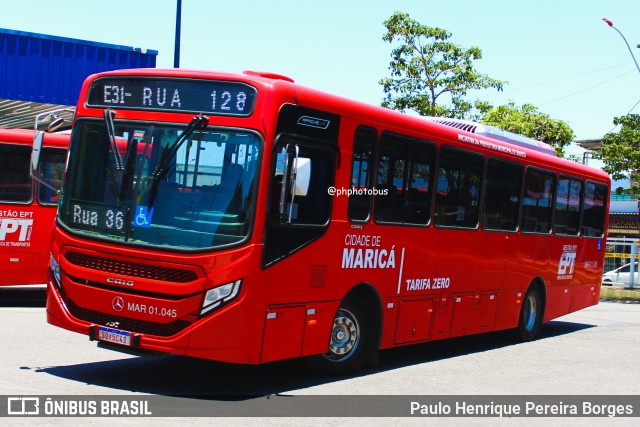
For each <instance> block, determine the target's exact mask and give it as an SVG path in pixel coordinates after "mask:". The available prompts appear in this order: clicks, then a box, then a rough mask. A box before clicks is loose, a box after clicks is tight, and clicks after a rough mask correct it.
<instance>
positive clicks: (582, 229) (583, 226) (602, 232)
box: [580, 179, 611, 239]
mask: <svg viewBox="0 0 640 427" xmlns="http://www.w3.org/2000/svg"><path fill="white" fill-rule="evenodd" d="M590 184H591V185H594V188H596V187H598V186H599V187H601V188H603V189H604V190H605V194H604V198H603V206H602V213H601V216H602V223H601V224H600V225H601V227H602V229H601V230H600V234H598V235H592V234H589V233H587V232H585V230H592V229H593V228H594V227H587V225H592V224H586V221H585V216H586V214H587V210H586V209H585V204H586V201H587V187H588V186H589V185H590ZM583 191H584V196H583V197H582V221H581V225H580V234H581V235H582V237H585V238H591V239H602V238H604V236H605V230H606V229H607V204H608V203H609V197H610V191H611V190H610V188H609V186H608V185H607V184H605V183H602V182H598V181H593V180H589V179H588V180H587V181H586V182H585V184H584V190H583Z"/></svg>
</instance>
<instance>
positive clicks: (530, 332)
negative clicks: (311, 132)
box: [518, 285, 542, 341]
mask: <svg viewBox="0 0 640 427" xmlns="http://www.w3.org/2000/svg"><path fill="white" fill-rule="evenodd" d="M541 323H542V294H541V293H540V288H538V286H535V285H533V286H531V287H530V288H529V290H528V291H527V294H526V295H525V297H524V301H523V303H522V308H521V309H520V320H519V322H518V335H520V339H521V340H522V341H531V340H533V339H535V338H536V337H537V336H538V333H539V332H540V324H541Z"/></svg>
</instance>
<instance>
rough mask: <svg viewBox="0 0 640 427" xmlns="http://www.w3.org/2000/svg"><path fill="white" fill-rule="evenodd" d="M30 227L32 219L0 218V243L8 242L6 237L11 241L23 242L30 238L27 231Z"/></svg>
mask: <svg viewBox="0 0 640 427" xmlns="http://www.w3.org/2000/svg"><path fill="white" fill-rule="evenodd" d="M32 226H33V220H32V219H12V218H2V219H0V241H5V240H8V237H12V239H11V241H14V242H15V241H18V242H25V241H27V240H29V237H31V233H29V231H30V230H31V227H32ZM15 233H18V235H17V240H16V239H15V237H16V235H15ZM9 235H10V236H9Z"/></svg>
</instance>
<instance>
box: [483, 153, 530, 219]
mask: <svg viewBox="0 0 640 427" xmlns="http://www.w3.org/2000/svg"><path fill="white" fill-rule="evenodd" d="M523 175H524V168H523V167H522V165H518V164H515V163H509V162H505V161H502V160H498V159H489V162H488V163H487V179H486V189H485V193H484V210H483V212H484V213H483V215H482V228H484V229H485V230H503V231H516V230H517V229H518V214H519V211H520V193H521V192H522V177H523Z"/></svg>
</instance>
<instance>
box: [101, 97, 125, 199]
mask: <svg viewBox="0 0 640 427" xmlns="http://www.w3.org/2000/svg"><path fill="white" fill-rule="evenodd" d="M115 116H116V112H115V111H113V110H111V109H107V110H104V123H105V126H106V128H107V136H108V138H109V144H110V145H111V152H112V153H113V163H114V168H115V170H116V174H115V175H114V174H113V173H110V174H109V181H110V182H111V185H112V186H113V192H114V193H115V197H116V198H117V200H118V204H120V200H121V197H120V191H119V190H118V188H119V187H120V183H121V182H122V177H121V174H122V172H123V171H124V167H123V165H122V157H120V151H119V150H118V143H117V142H116V130H115V125H114V124H113V118H114V117H115ZM108 172H111V171H110V170H109V171H108Z"/></svg>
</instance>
